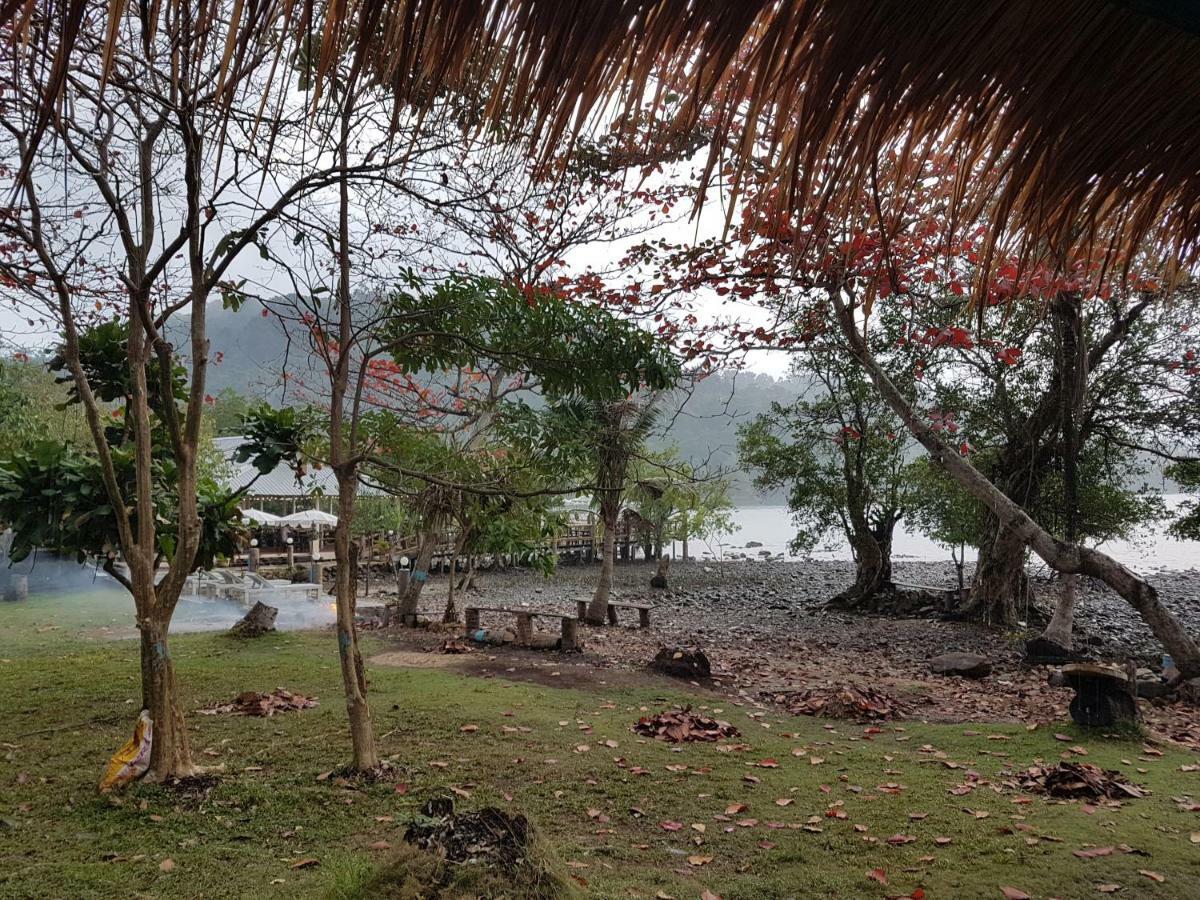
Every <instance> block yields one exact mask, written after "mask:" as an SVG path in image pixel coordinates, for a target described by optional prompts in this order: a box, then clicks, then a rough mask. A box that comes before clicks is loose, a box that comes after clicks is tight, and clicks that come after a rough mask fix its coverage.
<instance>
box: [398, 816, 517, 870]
mask: <svg viewBox="0 0 1200 900" xmlns="http://www.w3.org/2000/svg"><path fill="white" fill-rule="evenodd" d="M529 838H530V834H529V822H528V821H527V820H526V819H525V817H524V816H513V815H509V814H508V813H506V812H504V811H503V810H500V809H496V808H495V807H492V806H489V807H485V808H484V809H481V810H478V811H477V812H469V813H461V814H458V815H454V814H453V813H449V814H447V815H446V816H445V817H444V818H442V819H441V820H440V821H436V822H417V823H414V824H413V825H411V826H409V829H408V831H407V833H406V834H405V835H404V839H405V840H406V841H408V843H410V844H415V845H416V846H418V847H420V848H421V849H422V850H428V851H431V852H433V853H437V854H438V855H439V856H442V857H444V858H445V859H446V860H448V861H449V862H455V863H477V864H478V863H482V864H484V865H488V866H495V867H497V868H500V869H503V870H505V871H512V870H514V869H515V868H516V867H517V866H518V865H520V863H522V862H523V861H524V859H525V856H526V853H527V848H528V845H529Z"/></svg>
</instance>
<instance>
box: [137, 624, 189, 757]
mask: <svg viewBox="0 0 1200 900" xmlns="http://www.w3.org/2000/svg"><path fill="white" fill-rule="evenodd" d="M139 629H140V631H141V657H142V705H143V706H144V708H145V709H147V710H149V712H150V719H151V721H153V722H154V733H153V738H152V740H151V743H150V768H149V770H148V771H147V772H146V776H145V778H146V780H147V781H163V780H166V779H169V778H183V777H187V776H189V775H193V774H195V772H196V767H195V766H194V765H193V764H192V755H191V750H190V748H189V746H188V735H187V726H186V724H185V722H184V718H183V710H182V709H181V708H180V706H179V687H178V684H177V682H176V680H175V664H174V662H173V661H172V659H171V651H170V648H169V646H168V644H167V632H168V630H169V616H168V617H164V616H162V615H161V614H155V613H151V615H150V616H149V617H147V618H146V619H143V620H142V622H141V623H139Z"/></svg>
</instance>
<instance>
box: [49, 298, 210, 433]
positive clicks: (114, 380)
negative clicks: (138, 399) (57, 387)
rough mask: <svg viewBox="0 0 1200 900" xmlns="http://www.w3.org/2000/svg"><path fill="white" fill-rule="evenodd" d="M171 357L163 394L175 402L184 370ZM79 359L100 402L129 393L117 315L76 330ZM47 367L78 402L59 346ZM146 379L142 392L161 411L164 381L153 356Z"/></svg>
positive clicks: (125, 340) (124, 336)
mask: <svg viewBox="0 0 1200 900" xmlns="http://www.w3.org/2000/svg"><path fill="white" fill-rule="evenodd" d="M172 360H173V361H172V363H171V370H170V378H169V385H168V386H169V390H168V392H167V396H170V397H171V398H172V399H173V401H174V402H176V403H178V402H180V401H181V400H182V399H183V398H184V396H185V387H186V384H187V370H186V369H185V368H184V367H183V366H182V365H180V364H179V363H178V362H175V361H174V358H172ZM79 363H80V366H81V367H82V368H83V373H84V375H85V376H87V379H88V383H89V384H90V385H91V388H92V393H93V394H95V396H96V399H97V400H99V401H100V402H102V403H118V402H122V401H124V400H125V399H126V398H128V397H129V396H130V395H132V393H133V381H132V378H133V376H132V374H131V369H130V366H129V333H128V330H127V326H126V324H125V323H124V322H123V321H121V320H120V319H112V320H110V321H108V322H103V323H101V324H99V325H94V326H92V327H91V328H87V329H84V330H82V331H81V332H80V333H79ZM48 367H49V369H50V370H51V371H52V372H57V373H58V377H57V381H58V382H59V383H60V384H65V385H67V393H68V399H69V400H70V402H72V403H78V402H79V389H78V388H77V387H76V385H75V382H74V378H73V376H72V374H71V372H70V371H69V370H68V369H67V363H66V359H65V358H64V356H63V353H62V351H61V350H60V351H59V353H58V354H57V355H55V356H54V358H52V359H51V360H50V362H49V364H48ZM156 375H157V376H158V377H156ZM147 381H148V383H147V385H146V392H147V397H148V399H149V402H150V408H151V409H153V410H154V411H155V412H156V413H158V414H160V415H161V414H162V412H163V397H164V393H163V387H164V385H163V383H162V377H161V371H160V369H159V367H158V361H157V359H155V360H154V361H153V362H152V363H151V365H150V367H149V374H148V376H147Z"/></svg>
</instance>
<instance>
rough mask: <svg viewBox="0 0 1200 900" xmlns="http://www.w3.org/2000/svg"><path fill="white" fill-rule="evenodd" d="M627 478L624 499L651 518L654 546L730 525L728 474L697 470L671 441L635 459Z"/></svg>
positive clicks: (703, 535)
mask: <svg viewBox="0 0 1200 900" xmlns="http://www.w3.org/2000/svg"><path fill="white" fill-rule="evenodd" d="M629 480H630V487H629V490H628V492H627V497H626V504H627V505H628V506H630V507H632V508H633V509H634V510H636V511H637V513H638V515H640V516H641V517H642V518H643V519H645V520H646V521H647V522H649V523H651V525H652V526H653V528H654V543H655V545H656V548H658V549H661V547H662V546H664V545H665V544H668V543H670V542H671V541H675V540H686V539H693V540H695V539H703V538H709V537H714V536H716V535H719V534H728V533H729V532H731V531H732V530H733V521H732V519H731V517H730V513H731V511H732V509H733V504H732V502H731V501H730V499H729V481H728V479H727V478H724V477H708V476H705V475H703V474H701V473H698V472H697V471H696V469H695V467H694V466H693V465H692V464H691V463H689V462H687V461H686V460H684V459H681V458H680V457H679V453H678V450H677V449H676V448H674V447H671V448H668V449H667V450H663V451H659V452H658V453H650V454H648V455H647V456H645V457H642V458H639V459H637V460H636V461H635V463H634V465H633V472H632V474H631V475H630V479H629Z"/></svg>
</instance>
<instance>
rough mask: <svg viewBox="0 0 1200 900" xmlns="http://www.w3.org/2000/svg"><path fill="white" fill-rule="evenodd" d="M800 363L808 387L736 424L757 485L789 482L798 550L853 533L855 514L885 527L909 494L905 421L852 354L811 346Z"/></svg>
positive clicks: (906, 504) (851, 536)
mask: <svg viewBox="0 0 1200 900" xmlns="http://www.w3.org/2000/svg"><path fill="white" fill-rule="evenodd" d="M801 365H802V366H803V368H802V369H801V371H802V372H804V371H807V373H808V374H809V377H810V378H811V382H812V388H813V389H812V390H811V391H809V392H808V393H807V394H806V395H804V396H802V397H800V398H799V399H798V400H796V401H795V402H794V403H792V404H791V405H789V406H783V405H781V404H773V405H772V410H771V413H770V414H769V415H765V416H758V417H757V418H755V419H754V420H753V421H751V422H749V423H747V424H746V425H744V426H742V428H740V429H739V440H738V448H739V451H740V454H741V460H742V463H743V465H745V466H746V467H748V468H751V469H753V470H754V471H755V472H756V475H755V482H754V483H755V484H756V485H757V486H759V487H761V488H768V489H769V488H776V487H786V488H788V490H789V493H788V508H789V509H790V510H791V511H792V516H793V520H794V522H795V524H796V526H797V533H796V536H795V537H794V538H793V539H792V542H791V546H792V547H793V549H794V550H796V551H798V552H808V551H810V550H812V549H813V548H814V547H816V546H817V545H818V544H820V543H821V542H823V541H825V540H827V539H829V538H830V537H832V536H833V535H835V534H839V533H840V534H841V535H843V536H845V537H846V538H847V540H850V541H853V539H854V532H855V525H854V523H855V520H856V519H858V520H860V521H863V522H865V523H866V525H867V526H868V527H870V528H879V527H884V528H885V530H886V531H887V532H888V533H890V528H891V525H892V524H893V523H894V522H895V520H896V519H897V518H899V517H900V515H901V514H902V513H903V512H904V511H906V510H907V509H908V508H909V502H910V498H909V491H910V487H911V485H910V483H909V479H908V476H907V473H906V471H905V468H906V466H905V448H906V442H905V440H904V439H903V434H904V433H905V432H904V431H903V430H902V426H901V425H900V423H899V422H898V421H897V420H896V418H895V416H894V415H893V414H892V413H891V411H890V410H889V409H888V408H887V407H886V406H885V404H883V402H882V401H880V400H879V399H878V397H877V396H876V394H875V390H874V387H873V386H872V385H871V384H870V383H869V382H868V381H867V380H866V378H865V377H864V376H863V374H862V372H861V371H860V370H859V369H858V367H857V366H856V365H855V364H854V362H853V361H852V360H848V359H845V358H843V357H838V356H835V355H833V354H829V353H814V354H811V355H809V356H807V357H806V358H805V361H804V362H803V363H802V364H801Z"/></svg>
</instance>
